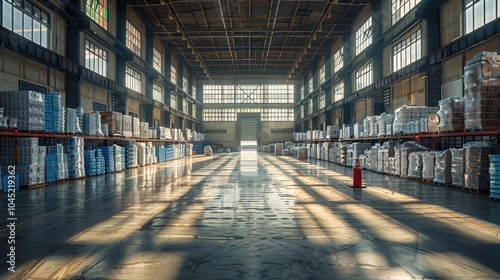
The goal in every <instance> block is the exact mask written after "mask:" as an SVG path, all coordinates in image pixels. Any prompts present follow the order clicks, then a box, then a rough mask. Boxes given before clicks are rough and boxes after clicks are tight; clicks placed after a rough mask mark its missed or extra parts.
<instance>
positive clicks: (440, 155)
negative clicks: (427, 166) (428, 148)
mask: <svg viewBox="0 0 500 280" xmlns="http://www.w3.org/2000/svg"><path fill="white" fill-rule="evenodd" d="M435 153H436V165H435V167H434V180H433V182H434V183H438V184H446V185H448V184H451V152H450V150H449V149H448V150H445V151H436V152H435Z"/></svg>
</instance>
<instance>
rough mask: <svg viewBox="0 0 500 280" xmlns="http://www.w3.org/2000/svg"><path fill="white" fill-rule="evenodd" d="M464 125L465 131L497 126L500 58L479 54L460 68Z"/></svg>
mask: <svg viewBox="0 0 500 280" xmlns="http://www.w3.org/2000/svg"><path fill="white" fill-rule="evenodd" d="M463 79H464V86H465V87H464V96H465V99H464V108H465V113H464V124H465V129H466V130H494V129H498V127H500V56H499V55H497V54H496V53H493V52H481V53H478V54H476V55H475V56H474V57H473V58H472V60H470V61H467V63H466V65H465V67H464V76H463Z"/></svg>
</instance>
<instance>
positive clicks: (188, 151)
mask: <svg viewBox="0 0 500 280" xmlns="http://www.w3.org/2000/svg"><path fill="white" fill-rule="evenodd" d="M288 151H289V152H288V154H287V155H289V154H290V150H288ZM283 152H284V150H283ZM192 154H193V145H192V144H186V156H190V155H192ZM283 155H284V156H285V154H283Z"/></svg>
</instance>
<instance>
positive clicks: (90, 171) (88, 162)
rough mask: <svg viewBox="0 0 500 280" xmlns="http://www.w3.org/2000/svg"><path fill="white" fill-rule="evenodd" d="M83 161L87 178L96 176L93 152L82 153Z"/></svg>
mask: <svg viewBox="0 0 500 280" xmlns="http://www.w3.org/2000/svg"><path fill="white" fill-rule="evenodd" d="M83 156H84V161H85V174H86V175H87V176H95V175H97V159H96V156H95V151H94V150H85V151H83Z"/></svg>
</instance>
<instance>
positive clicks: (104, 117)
mask: <svg viewBox="0 0 500 280" xmlns="http://www.w3.org/2000/svg"><path fill="white" fill-rule="evenodd" d="M99 114H100V115H101V124H107V125H108V133H109V136H118V137H120V136H122V114H121V113H119V112H99Z"/></svg>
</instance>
